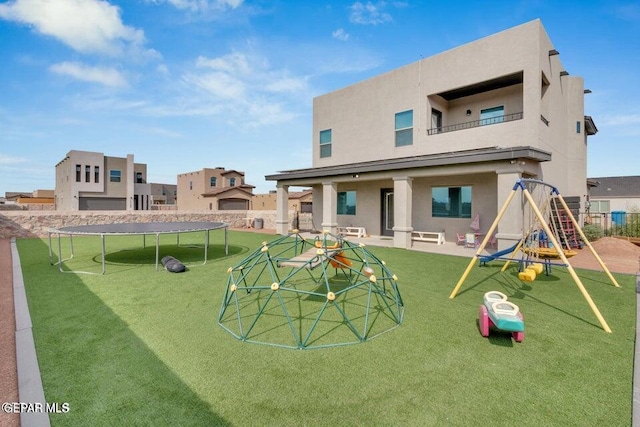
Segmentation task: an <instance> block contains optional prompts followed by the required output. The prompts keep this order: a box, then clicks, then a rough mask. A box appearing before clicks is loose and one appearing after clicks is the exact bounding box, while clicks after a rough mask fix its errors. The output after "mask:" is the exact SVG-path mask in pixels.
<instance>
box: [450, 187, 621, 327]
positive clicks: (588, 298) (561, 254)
mask: <svg viewBox="0 0 640 427" xmlns="http://www.w3.org/2000/svg"><path fill="white" fill-rule="evenodd" d="M527 184H536V185H542V186H546V187H548V188H549V197H550V198H551V197H556V198H557V200H559V201H560V204H561V205H562V208H563V209H564V210H565V212H566V213H567V216H568V217H569V219H570V220H571V222H572V224H573V226H574V228H575V229H576V231H577V232H578V233H579V235H580V238H581V239H582V241H583V242H584V244H585V246H586V247H587V248H589V250H590V251H591V253H592V254H593V256H594V257H595V258H596V260H597V261H598V263H599V264H600V267H602V269H603V270H604V272H605V273H606V274H607V276H608V277H609V279H610V280H611V283H612V284H613V285H614V286H615V287H620V285H619V284H618V282H617V281H616V279H615V278H614V277H613V275H612V274H611V272H610V271H609V269H608V268H607V266H606V265H605V263H604V261H602V258H600V256H599V255H598V253H597V252H596V250H595V249H594V248H593V246H592V245H591V243H590V242H589V239H587V237H586V236H585V235H584V233H583V232H582V229H581V228H580V226H579V224H578V222H577V221H576V219H575V217H574V216H573V214H572V213H571V210H570V209H569V207H568V206H567V203H566V202H565V200H564V199H563V197H562V195H561V194H560V192H559V191H558V189H557V188H556V187H554V186H553V185H551V184H548V183H545V182H543V181H539V180H534V179H524V178H523V179H519V180H518V181H516V183H515V185H514V186H513V189H512V190H511V193H509V196H508V197H507V199H506V201H505V202H504V204H503V206H502V208H501V209H500V212H499V213H498V216H496V219H495V220H494V221H493V224H491V227H490V228H489V231H488V232H487V234H486V236H485V238H484V240H483V241H482V243H481V244H480V246H479V247H478V249H477V251H476V254H475V255H474V256H473V258H472V259H471V261H470V262H469V265H468V266H467V268H466V270H465V271H464V273H463V274H462V277H460V280H458V283H457V284H456V286H455V288H454V289H453V291H452V292H451V295H449V299H453V298H455V297H456V295H457V294H458V292H459V290H460V288H461V287H462V284H463V283H464V281H465V280H466V279H467V276H468V275H469V273H470V272H471V269H472V268H473V265H474V264H475V262H476V260H478V259H479V258H480V257H481V254H482V251H483V250H484V248H485V247H486V245H487V244H488V243H489V241H490V238H491V236H492V235H493V233H494V232H495V230H496V228H497V227H498V224H499V223H500V220H501V219H502V217H503V216H504V214H505V212H506V210H507V208H508V207H509V205H510V204H511V202H512V200H513V198H514V197H515V195H516V194H517V193H518V191H521V192H522V195H523V197H524V201H526V203H527V204H528V205H529V206H530V208H531V210H532V211H533V213H534V215H535V217H536V218H537V220H538V221H539V223H540V226H541V227H542V228H543V230H544V232H545V233H546V234H547V238H548V239H549V241H550V243H551V244H552V245H553V247H554V248H557V249H558V257H559V258H560V259H561V260H562V262H563V263H564V265H565V266H566V267H567V269H568V271H569V274H570V275H571V277H572V278H573V281H574V282H575V284H576V286H577V287H578V289H579V290H580V292H581V293H582V296H583V297H584V299H585V300H586V301H587V303H588V304H589V307H591V310H592V311H593V313H594V314H595V316H596V318H597V319H598V322H600V325H601V326H602V329H604V331H605V332H609V333H611V328H610V327H609V325H608V324H607V321H606V320H605V319H604V317H603V316H602V314H601V313H600V310H598V307H597V306H596V304H595V303H594V302H593V299H591V296H590V295H589V293H588V292H587V290H586V288H585V287H584V285H583V284H582V281H581V280H580V277H578V274H577V273H576V271H575V270H574V269H573V267H572V266H571V263H570V262H569V260H568V259H567V256H566V255H565V253H564V250H563V247H562V245H561V244H560V242H558V239H556V236H555V233H553V232H552V231H551V228H550V227H549V224H547V221H545V219H544V215H543V213H542V212H541V211H540V209H539V207H538V206H537V204H536V202H535V200H534V199H533V197H532V195H531V193H530V192H529V190H528V188H527ZM523 208H524V205H523ZM523 231H524V230H523ZM529 232H531V230H529ZM526 238H527V236H523V238H522V239H521V241H520V243H519V244H518V247H516V249H515V250H514V253H515V252H517V251H518V249H520V247H521V246H522V244H523V242H524V241H525V239H526ZM503 271H504V268H503Z"/></svg>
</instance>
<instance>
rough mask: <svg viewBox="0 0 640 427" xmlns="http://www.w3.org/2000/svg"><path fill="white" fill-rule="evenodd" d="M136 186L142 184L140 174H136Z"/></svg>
mask: <svg viewBox="0 0 640 427" xmlns="http://www.w3.org/2000/svg"><path fill="white" fill-rule="evenodd" d="M136 184H142V172H136Z"/></svg>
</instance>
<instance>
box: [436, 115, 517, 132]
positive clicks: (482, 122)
mask: <svg viewBox="0 0 640 427" xmlns="http://www.w3.org/2000/svg"><path fill="white" fill-rule="evenodd" d="M521 119H522V112H520V113H513V114H506V115H504V116H498V117H491V118H489V119H482V120H474V121H472V122H465V123H458V124H455V125H450V126H442V127H437V128H431V129H427V135H435V134H439V133H445V132H453V131H456V130H464V129H471V128H477V127H480V126H488V125H495V124H498V123H505V122H512V121H514V120H521Z"/></svg>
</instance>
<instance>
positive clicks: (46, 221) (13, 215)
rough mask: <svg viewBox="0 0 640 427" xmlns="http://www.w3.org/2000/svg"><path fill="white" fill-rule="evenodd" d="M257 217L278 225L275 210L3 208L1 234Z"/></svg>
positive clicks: (304, 224)
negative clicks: (62, 228) (63, 228)
mask: <svg viewBox="0 0 640 427" xmlns="http://www.w3.org/2000/svg"><path fill="white" fill-rule="evenodd" d="M256 218H261V219H262V221H263V229H266V230H268V229H271V230H273V229H275V228H276V211H213V212H195V211H194V212H186V211H185V212H183V211H73V212H68V211H66V212H65V211H35V210H27V211H2V212H0V238H3V239H7V238H11V237H16V238H24V237H47V236H48V234H47V232H48V230H49V229H50V228H59V227H68V226H76V225H89V224H113V223H126V222H186V221H214V222H226V223H227V224H229V227H230V228H247V223H251V222H253V220H255V219H256ZM247 219H249V221H248V220H247ZM294 222H296V215H295V213H294V212H290V213H289V224H290V228H293V226H294V225H295V224H294ZM297 222H298V224H297V227H298V228H299V229H301V230H312V229H313V223H312V220H311V214H310V213H299V214H298V216H297Z"/></svg>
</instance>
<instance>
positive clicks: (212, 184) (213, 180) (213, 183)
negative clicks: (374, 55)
mask: <svg viewBox="0 0 640 427" xmlns="http://www.w3.org/2000/svg"><path fill="white" fill-rule="evenodd" d="M216 185H218V179H217V178H216V177H215V176H212V177H211V179H210V180H209V186H210V187H215V186H216Z"/></svg>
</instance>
